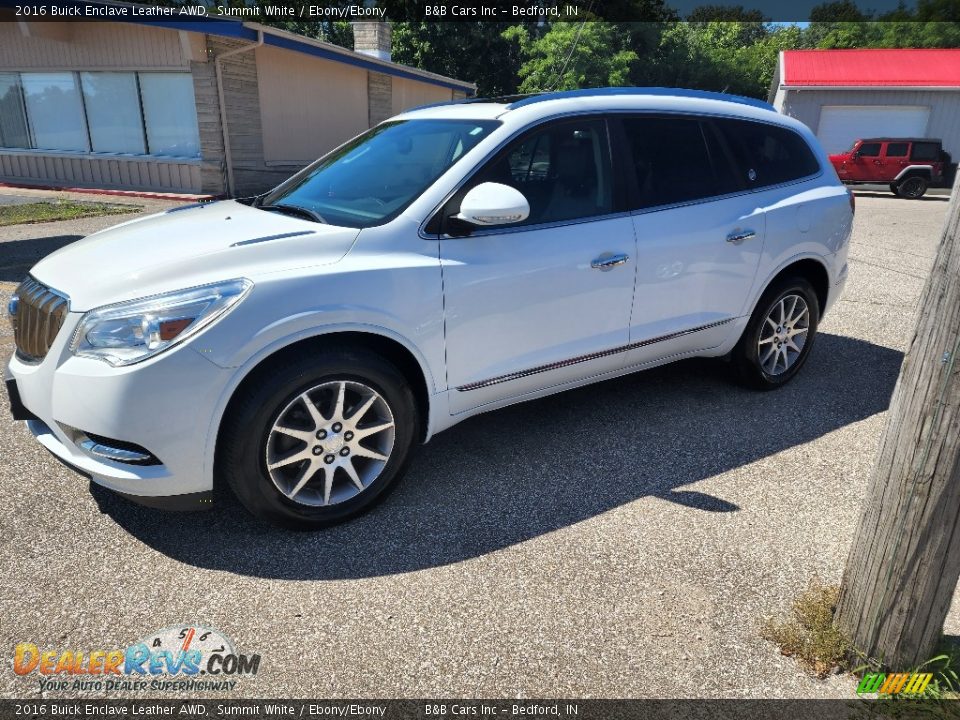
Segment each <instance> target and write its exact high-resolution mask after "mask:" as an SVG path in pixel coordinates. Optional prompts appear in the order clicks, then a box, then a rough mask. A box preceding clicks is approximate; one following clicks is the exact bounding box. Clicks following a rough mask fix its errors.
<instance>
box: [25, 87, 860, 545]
mask: <svg viewBox="0 0 960 720" xmlns="http://www.w3.org/2000/svg"><path fill="white" fill-rule="evenodd" d="M852 217H853V205H852V196H850V195H849V194H848V192H847V190H846V189H845V188H844V187H843V185H841V183H840V181H839V180H838V179H837V176H836V173H835V172H834V171H833V170H832V169H831V166H830V163H829V160H828V159H827V157H826V155H825V154H824V153H823V151H822V150H821V149H820V146H819V145H818V143H817V141H816V139H815V138H814V137H813V135H812V134H811V133H810V131H809V130H808V129H807V128H806V127H805V126H804V125H802V124H800V123H799V122H797V121H795V120H791V119H790V118H787V117H782V116H780V115H778V114H777V113H775V112H774V111H773V110H772V109H771V108H770V106H768V105H766V104H764V103H761V102H758V101H753V100H748V99H745V98H737V97H732V96H727V95H719V94H714V93H704V92H693V91H682V90H663V89H652V90H640V89H607V90H590V91H575V92H564V93H552V94H544V95H537V96H529V97H523V98H500V99H494V100H487V101H463V102H454V103H447V104H442V105H436V106H430V107H425V108H419V109H416V110H413V111H410V112H406V113H404V114H402V115H399V116H397V117H395V118H393V119H392V120H389V121H387V122H385V123H383V124H381V125H379V126H377V127H375V128H373V129H372V130H370V131H368V132H366V133H364V134H362V135H360V136H358V137H357V138H355V139H353V140H351V141H350V142H348V143H346V144H345V145H343V146H341V147H340V148H338V149H336V150H334V151H333V152H331V153H330V154H329V155H327V156H326V157H324V158H322V159H321V160H319V161H317V162H316V163H314V164H313V165H311V166H309V167H308V168H306V169H304V170H303V171H302V172H300V173H298V174H297V175H295V176H294V177H292V178H291V179H290V180H288V181H287V182H285V183H283V184H282V185H281V186H280V187H278V188H276V189H275V190H272V191H271V192H268V193H266V194H265V195H262V196H259V197H256V198H253V199H247V200H227V201H223V202H215V203H208V204H202V205H196V206H191V207H183V208H176V209H174V210H170V211H168V212H165V213H161V214H159V215H153V216H151V217H146V218H142V219H137V220H134V221H132V222H128V223H124V224H122V225H118V226H116V227H114V228H111V229H109V230H105V231H103V232H100V233H97V234H95V235H92V236H90V237H88V238H86V239H84V240H82V241H80V242H77V243H74V244H72V245H70V246H69V247H66V248H64V249H62V250H60V251H59V252H56V253H54V254H53V255H51V256H49V257H47V258H45V259H44V260H42V261H41V262H40V263H38V264H37V265H36V267H34V268H33V270H32V271H31V273H30V276H29V278H28V279H27V280H26V281H25V282H24V283H23V284H22V285H21V286H20V287H19V289H18V290H17V291H16V296H15V297H14V298H13V300H12V301H11V304H10V308H9V310H10V314H11V316H12V319H13V323H14V327H15V337H16V343H17V350H16V353H15V355H14V357H12V358H11V360H10V364H9V372H8V375H7V377H8V380H7V387H8V391H9V393H10V396H11V404H12V406H13V409H14V414H15V417H17V418H19V419H23V420H26V421H27V423H28V426H29V428H30V430H31V432H32V433H33V434H34V435H35V436H36V438H37V440H39V442H40V443H42V444H43V445H44V446H45V447H46V448H47V449H48V450H50V451H51V452H52V453H53V454H54V455H56V456H57V457H58V458H60V459H61V460H63V461H64V462H66V463H67V464H69V465H71V466H72V467H74V468H75V469H76V470H77V471H78V472H80V473H82V474H84V475H86V476H88V477H90V478H92V479H93V480H94V481H95V482H97V483H100V484H101V485H104V486H106V487H108V488H111V489H113V490H115V491H117V492H119V493H122V494H123V495H126V496H130V497H133V498H134V499H136V500H138V501H139V502H145V503H147V504H152V505H166V506H179V507H190V506H193V507H203V506H204V503H206V502H209V497H210V493H211V491H212V489H213V487H214V483H215V482H221V481H222V482H225V483H227V484H228V485H229V486H230V487H232V489H233V491H234V492H235V493H236V495H237V496H238V497H239V498H240V500H241V501H242V503H243V504H244V505H245V506H246V507H247V508H248V509H249V510H250V511H251V512H253V513H254V514H256V515H258V516H261V517H264V518H268V519H270V520H273V521H276V522H279V523H283V524H286V525H290V526H295V527H307V528H312V527H319V526H323V525H328V524H330V523H334V522H338V521H341V520H344V519H345V518H347V517H350V516H352V515H355V514H356V513H358V512H360V511H362V510H364V509H366V508H368V507H370V505H371V504H372V503H374V502H375V501H377V500H378V499H380V498H382V497H383V496H384V494H385V493H386V491H387V490H388V489H389V488H390V487H391V486H393V485H394V484H395V483H396V481H397V479H398V477H399V476H400V475H401V473H402V471H403V468H404V466H405V464H406V462H407V459H408V457H409V455H410V450H411V448H412V447H413V445H414V444H415V443H418V442H425V441H426V440H428V439H429V438H430V437H431V436H432V435H433V434H435V433H437V432H439V431H441V430H444V429H446V428H449V427H451V426H452V425H454V424H456V423H458V422H460V421H461V420H464V419H465V418H467V417H470V416H471V415H475V414H477V413H480V412H484V411H487V410H493V409H495V408H499V407H502V406H504V405H508V404H510V403H516V402H519V401H522V400H528V399H531V398H536V397H541V396H543V395H546V394H549V393H554V392H558V391H560V390H564V389H567V388H571V387H575V386H578V385H584V384H586V383H592V382H597V381H600V380H604V379H607V378H611V377H614V376H617V375H622V374H624V373H630V372H634V371H636V370H640V369H644V368H649V367H652V366H654V365H658V364H661V363H665V362H669V361H672V360H676V359H679V358H685V357H690V356H695V355H699V356H725V357H727V358H729V359H730V360H731V362H732V365H733V367H734V368H735V369H736V371H737V373H738V374H739V376H740V377H741V378H742V380H743V381H745V382H746V383H748V384H750V385H752V386H754V387H757V388H759V389H773V388H776V387H778V386H780V385H782V384H783V383H785V382H787V381H788V380H790V378H792V377H793V376H794V375H795V374H796V373H797V371H798V370H799V369H800V367H801V366H802V365H803V363H804V361H805V360H806V358H807V356H808V355H809V353H810V349H811V346H812V345H813V340H814V336H815V334H816V331H817V323H818V322H819V320H820V318H821V317H822V316H823V314H824V313H825V312H826V311H827V310H828V309H829V307H830V306H831V304H832V303H833V302H834V301H835V300H836V298H837V296H838V295H839V294H840V292H841V289H842V287H843V284H844V282H845V280H846V277H847V262H846V257H847V249H848V241H849V236H850V228H851V222H852Z"/></svg>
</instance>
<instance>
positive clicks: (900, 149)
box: [887, 143, 910, 157]
mask: <svg viewBox="0 0 960 720" xmlns="http://www.w3.org/2000/svg"><path fill="white" fill-rule="evenodd" d="M909 149H910V143H887V157H906V155H907V150H909Z"/></svg>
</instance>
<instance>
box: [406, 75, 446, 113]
mask: <svg viewBox="0 0 960 720" xmlns="http://www.w3.org/2000/svg"><path fill="white" fill-rule="evenodd" d="M452 99H453V90H451V89H450V88H445V87H440V86H439V85H429V84H427V83H422V82H417V81H416V80H407V79H406V78H399V77H395V78H393V114H394V115H396V114H398V113H402V112H403V111H404V110H409V109H410V108H413V107H417V106H418V105H429V104H431V103H439V102H450V101H451V100H452Z"/></svg>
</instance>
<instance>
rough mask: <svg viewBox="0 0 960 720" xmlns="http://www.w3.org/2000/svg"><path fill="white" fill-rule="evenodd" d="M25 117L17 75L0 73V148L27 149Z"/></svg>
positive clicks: (27, 137)
mask: <svg viewBox="0 0 960 720" xmlns="http://www.w3.org/2000/svg"><path fill="white" fill-rule="evenodd" d="M29 145H30V138H29V135H28V134H27V115H26V112H25V111H24V109H23V93H22V92H21V90H20V77H19V76H18V75H17V73H0V147H12V148H18V147H29Z"/></svg>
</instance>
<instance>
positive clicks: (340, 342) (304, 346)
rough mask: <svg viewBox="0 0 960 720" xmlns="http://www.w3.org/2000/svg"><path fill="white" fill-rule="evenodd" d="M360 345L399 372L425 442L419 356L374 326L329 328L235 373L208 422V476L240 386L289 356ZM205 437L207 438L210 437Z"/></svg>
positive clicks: (424, 377) (427, 391) (425, 394)
mask: <svg viewBox="0 0 960 720" xmlns="http://www.w3.org/2000/svg"><path fill="white" fill-rule="evenodd" d="M333 344H335V345H336V346H337V347H350V348H363V349H367V350H370V351H372V352H375V353H377V354H379V355H381V356H382V357H384V358H386V359H387V360H389V361H390V362H392V363H393V364H394V365H395V366H396V367H397V369H398V370H399V371H400V372H401V374H403V376H404V378H406V380H407V382H409V383H410V388H411V390H412V391H413V395H414V398H415V399H416V402H417V409H418V411H419V412H418V414H419V424H420V427H419V428H418V430H417V434H418V439H419V440H420V441H421V442H425V441H426V440H427V439H428V438H429V436H430V425H429V418H430V396H431V388H432V385H433V383H432V375H431V374H430V373H429V369H428V368H427V366H426V363H425V361H424V360H423V358H422V356H420V355H419V353H418V352H417V351H416V350H415V349H413V348H412V347H410V346H408V345H407V344H405V343H404V342H402V341H401V340H400V339H398V338H396V337H392V336H391V335H387V334H385V333H382V332H377V331H376V330H374V329H346V328H337V329H330V330H328V331H325V332H321V333H318V334H313V335H309V336H306V337H293V338H287V339H286V341H283V342H281V343H278V344H276V345H274V346H271V347H269V348H267V349H266V351H262V352H261V353H260V354H258V355H257V356H256V357H255V358H253V359H252V360H251V361H250V362H249V363H248V364H247V365H245V366H243V367H242V368H241V369H240V371H239V372H238V373H237V376H236V377H235V379H234V381H233V383H232V384H231V386H230V387H229V388H228V389H227V391H226V392H225V393H224V396H225V397H224V399H223V400H222V401H221V403H220V407H219V411H218V412H217V414H216V416H215V417H214V418H213V419H212V421H211V436H212V442H211V443H209V445H208V449H207V453H206V455H207V463H208V471H209V472H208V476H213V477H214V478H215V477H216V473H215V472H214V471H215V465H216V462H217V457H216V455H217V452H218V451H219V448H220V445H221V442H222V437H221V430H222V427H223V419H224V417H226V415H227V412H228V411H229V409H230V406H231V405H232V403H234V402H235V401H236V399H237V398H238V397H239V396H240V394H241V393H242V391H243V390H244V388H246V387H249V386H250V384H252V383H255V382H256V381H257V379H258V378H259V377H261V376H262V374H263V373H265V372H269V370H270V368H271V367H274V366H275V365H277V364H278V363H282V362H283V361H284V360H285V359H287V358H289V357H290V356H291V355H299V354H301V353H304V352H311V351H312V350H316V349H320V348H323V347H329V346H330V345H333ZM211 436H208V437H211Z"/></svg>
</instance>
